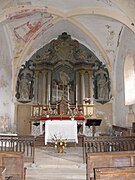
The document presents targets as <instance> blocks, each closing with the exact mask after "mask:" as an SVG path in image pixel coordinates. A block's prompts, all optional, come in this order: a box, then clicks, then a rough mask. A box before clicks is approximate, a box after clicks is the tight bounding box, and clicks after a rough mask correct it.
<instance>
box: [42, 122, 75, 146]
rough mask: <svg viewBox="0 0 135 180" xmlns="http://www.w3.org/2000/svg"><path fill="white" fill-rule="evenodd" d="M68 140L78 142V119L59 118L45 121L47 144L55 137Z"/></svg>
mask: <svg viewBox="0 0 135 180" xmlns="http://www.w3.org/2000/svg"><path fill="white" fill-rule="evenodd" d="M54 137H56V138H57V139H60V138H61V139H62V140H67V142H76V143H78V137H77V121H75V120H73V121H71V120H57V121H50V120H48V121H46V123H45V145H46V144H47V142H53V141H52V140H53V138H54Z"/></svg>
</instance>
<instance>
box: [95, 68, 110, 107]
mask: <svg viewBox="0 0 135 180" xmlns="http://www.w3.org/2000/svg"><path fill="white" fill-rule="evenodd" d="M94 98H95V100H96V101H97V102H100V103H102V104H104V103H106V102H108V101H109V100H110V79H109V74H108V71H107V69H106V68H104V66H101V67H100V68H99V69H98V70H97V71H96V72H95V73H94Z"/></svg>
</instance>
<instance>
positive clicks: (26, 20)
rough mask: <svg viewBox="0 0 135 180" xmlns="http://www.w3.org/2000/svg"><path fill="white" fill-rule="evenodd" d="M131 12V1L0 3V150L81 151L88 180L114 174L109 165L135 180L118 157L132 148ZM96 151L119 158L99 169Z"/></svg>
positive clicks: (134, 71)
mask: <svg viewBox="0 0 135 180" xmlns="http://www.w3.org/2000/svg"><path fill="white" fill-rule="evenodd" d="M134 10H135V2H134V1H133V0H128V1H126V0H74V1H73V0H72V1H71V0H68V1H66V0H57V1H52V0H5V1H0V47H1V51H0V57H1V58H0V109H1V111H0V153H1V152H3V151H4V152H5V151H6V146H7V149H8V150H9V149H10V151H11V149H12V150H14V151H15V149H16V151H19V149H20V151H21V150H22V149H23V150H24V149H25V148H24V144H25V145H26V146H29V147H30V148H32V150H31V152H32V153H33V154H32V156H33V158H34V156H36V153H35V148H37V147H40V146H41V147H42V148H45V147H47V148H52V144H53V145H54V146H55V147H56V148H57V150H58V151H59V153H58V155H59V154H62V156H63V153H62V152H64V148H65V149H66V148H68V147H70V148H71V149H72V152H73V151H76V148H82V151H81V153H82V159H83V163H84V164H86V169H85V178H86V179H87V180H88V179H91V180H92V179H97V180H98V179H104V178H105V177H106V176H107V175H104V173H99V172H101V171H102V172H104V171H105V172H106V174H107V173H108V177H107V178H108V180H111V178H112V179H114V177H115V178H116V179H119V178H120V176H118V172H117V170H116V169H115V167H116V166H115V165H116V164H117V166H120V167H121V169H120V172H119V174H120V173H121V174H124V173H125V171H126V173H127V172H128V173H127V174H124V176H126V177H127V179H128V178H129V179H134V178H135V169H132V168H134V166H135V162H132V163H131V164H130V163H129V161H128V160H127V159H124V157H125V156H129V159H131V158H134V154H133V153H134V150H135V148H134V135H135V78H134V77H135V49H134V47H135V41H134V40H135V11H134ZM26 137H27V138H26ZM33 137H34V140H33V139H32V138H33ZM20 142H22V144H23V147H21V145H18V143H20ZM103 142H104V143H103ZM32 143H34V145H32ZM124 143H125V144H124ZM126 143H127V144H126ZM58 144H60V145H61V144H62V145H61V147H63V149H62V148H61V149H59V148H58ZM66 146H67V147H66ZM1 147H2V148H1ZM3 147H4V148H3ZM19 147H20V148H19ZM33 147H34V150H33ZM41 147H40V148H41ZM17 149H18V150H17ZM47 150H48V149H47ZM36 151H37V149H36ZM119 151H120V152H119ZM27 152H28V151H27ZM97 152H98V153H105V156H106V158H109V157H110V156H111V158H113V159H117V156H120V157H122V159H120V160H118V159H117V160H116V161H115V162H114V164H111V162H112V161H111V160H108V162H109V161H110V164H107V163H105V162H104V164H100V166H98V164H96V163H95V164H94V162H95V161H94V160H95V159H94V158H96V157H97V158H100V159H101V161H104V159H103V160H102V156H101V157H99V156H100V154H99V156H97V154H96V153H97ZM118 152H119V153H121V154H120V155H117V153H118ZM5 153H6V155H7V153H8V152H5ZM16 153H17V152H16ZM79 153H80V152H79ZM91 153H94V154H95V155H94V154H93V155H91ZM108 153H111V155H110V154H108ZM122 153H123V154H122ZM126 153H128V155H126ZM37 154H38V153H37ZM56 154H57V153H56ZM27 155H28V153H27ZM0 156H3V155H1V154H0ZM59 156H60V155H59ZM108 156H109V157H108ZM114 156H115V158H114ZM0 158H1V157H0ZM36 158H37V157H36ZM133 161H134V160H133ZM32 162H33V164H34V160H32ZM118 162H119V163H118ZM120 162H121V163H120ZM84 164H83V165H84ZM91 164H93V169H95V170H94V172H93V169H92V170H91ZM125 164H126V166H128V167H127V169H126V170H125V166H124V165H125ZM113 166H114V167H113ZM123 166H124V168H123ZM105 167H113V168H114V169H111V170H110V169H105ZM129 167H131V168H129ZM2 168H3V167H2ZM83 168H84V167H83ZM96 168H97V169H96ZM98 168H104V169H102V170H101V169H98ZM122 168H123V169H122ZM7 169H8V168H7ZM131 169H132V170H131ZM110 171H111V172H110ZM5 172H6V171H5ZM6 173H7V172H6ZM27 173H28V172H27V170H26V177H25V172H23V175H22V174H21V173H20V174H21V175H20V177H21V178H20V179H22V180H25V179H28V178H27ZM1 174H2V173H1ZM9 174H10V173H9ZM109 174H111V175H109ZM116 176H117V177H116ZM53 178H54V177H53ZM81 178H82V177H81ZM85 178H84V179H85ZM37 179H38V178H37ZM37 179H35V180H37ZM50 179H51V178H50ZM77 179H78V177H77V178H76V180H77ZM82 179H83V178H82ZM82 179H80V180H82ZM121 179H122V177H121ZM2 180H4V179H2ZM28 180H32V178H31V179H28ZM33 180H34V177H33ZM44 180H47V179H45V178H44ZM48 180H49V179H48ZM58 180H60V179H58ZM69 180H71V179H69ZM122 180H124V177H123V179H122Z"/></svg>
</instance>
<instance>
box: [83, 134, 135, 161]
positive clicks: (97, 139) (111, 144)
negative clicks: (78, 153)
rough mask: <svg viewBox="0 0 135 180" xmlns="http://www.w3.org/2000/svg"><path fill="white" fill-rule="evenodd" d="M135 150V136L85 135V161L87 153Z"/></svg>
mask: <svg viewBox="0 0 135 180" xmlns="http://www.w3.org/2000/svg"><path fill="white" fill-rule="evenodd" d="M115 151H135V136H125V137H124V136H94V137H90V136H89V137H88V136H84V137H83V162H86V153H87V152H91V153H97V152H115Z"/></svg>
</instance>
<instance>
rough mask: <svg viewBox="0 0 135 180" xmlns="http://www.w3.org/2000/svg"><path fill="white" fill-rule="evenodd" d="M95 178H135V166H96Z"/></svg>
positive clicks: (132, 179)
mask: <svg viewBox="0 0 135 180" xmlns="http://www.w3.org/2000/svg"><path fill="white" fill-rule="evenodd" d="M94 178H95V180H120V179H121V180H126V179H130V180H134V179H135V166H134V167H132V166H128V167H105V168H103V167H102V168H95V169H94Z"/></svg>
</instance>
